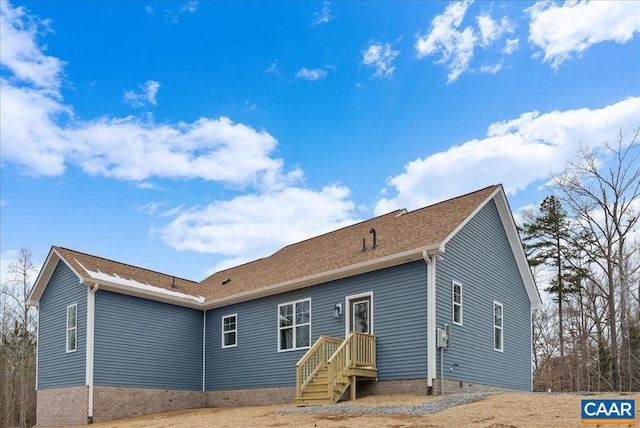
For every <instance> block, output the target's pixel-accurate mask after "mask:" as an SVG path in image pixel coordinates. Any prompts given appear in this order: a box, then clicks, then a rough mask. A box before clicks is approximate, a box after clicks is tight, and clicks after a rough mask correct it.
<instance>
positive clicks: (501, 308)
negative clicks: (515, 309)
mask: <svg viewBox="0 0 640 428" xmlns="http://www.w3.org/2000/svg"><path fill="white" fill-rule="evenodd" d="M496 306H500V313H501V315H502V318H501V325H500V326H499V327H498V326H497V325H496ZM492 315H493V316H492V321H491V323H492V324H493V334H492V337H493V350H494V351H498V352H504V305H503V304H502V303H500V302H498V301H497V300H494V301H493V311H492ZM497 328H499V329H500V345H501V347H500V348H496V329H497Z"/></svg>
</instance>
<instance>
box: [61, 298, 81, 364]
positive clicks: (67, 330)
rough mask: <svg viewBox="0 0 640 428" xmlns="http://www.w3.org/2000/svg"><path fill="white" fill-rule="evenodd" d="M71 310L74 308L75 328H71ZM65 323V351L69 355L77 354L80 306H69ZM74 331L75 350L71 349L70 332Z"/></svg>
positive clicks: (73, 304) (74, 304)
mask: <svg viewBox="0 0 640 428" xmlns="http://www.w3.org/2000/svg"><path fill="white" fill-rule="evenodd" d="M69 308H74V312H75V316H74V318H75V320H74V321H75V325H74V326H73V327H69ZM65 313H66V317H65V323H64V349H65V351H66V353H67V354H70V353H72V352H76V351H77V350H78V304H77V303H72V304H71V305H67V309H66V311H65ZM70 330H74V333H75V340H74V341H73V349H69V331H70Z"/></svg>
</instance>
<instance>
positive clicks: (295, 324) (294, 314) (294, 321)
mask: <svg viewBox="0 0 640 428" xmlns="http://www.w3.org/2000/svg"><path fill="white" fill-rule="evenodd" d="M302 302H309V322H308V323H301V324H297V323H296V304H298V303H302ZM288 305H292V306H293V324H291V326H287V327H280V308H281V307H283V306H288ZM311 321H312V318H311V297H307V298H306V299H299V300H293V301H291V302H286V303H280V304H279V305H278V312H277V316H276V322H277V327H278V330H277V332H278V352H289V351H296V350H299V349H309V348H310V347H311V325H312V322H311ZM303 325H309V344H308V345H307V346H296V343H297V340H296V327H299V326H303ZM285 328H287V329H288V328H291V329H292V332H293V335H292V339H291V340H292V342H293V343H292V345H293V347H292V348H288V349H282V346H281V344H280V331H281V330H283V329H285Z"/></svg>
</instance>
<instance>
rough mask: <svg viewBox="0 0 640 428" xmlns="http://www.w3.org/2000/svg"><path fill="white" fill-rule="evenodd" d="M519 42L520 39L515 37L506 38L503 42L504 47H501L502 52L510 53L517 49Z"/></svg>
mask: <svg viewBox="0 0 640 428" xmlns="http://www.w3.org/2000/svg"><path fill="white" fill-rule="evenodd" d="M519 43H520V39H519V38H517V37H516V38H515V39H507V41H506V42H504V48H502V53H503V54H505V55H511V54H512V53H514V52H515V51H516V50H517V49H518V44H519Z"/></svg>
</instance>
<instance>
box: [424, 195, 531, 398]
mask: <svg viewBox="0 0 640 428" xmlns="http://www.w3.org/2000/svg"><path fill="white" fill-rule="evenodd" d="M436 274H437V284H438V289H437V311H436V314H437V326H438V327H442V325H443V324H445V323H446V324H449V326H450V329H451V338H450V343H449V344H450V348H449V349H448V350H445V351H444V360H443V363H444V364H443V366H444V375H445V378H447V379H453V380H461V381H466V382H472V383H480V384H488V385H496V386H501V387H505V388H514V389H524V390H529V389H530V388H531V323H530V319H531V316H530V311H531V310H530V303H529V299H528V297H527V293H526V290H525V286H524V284H523V282H522V279H521V277H520V275H519V273H518V268H517V266H516V262H515V259H514V257H513V253H512V251H511V248H510V247H509V242H508V241H507V236H506V234H505V232H504V229H503V227H502V225H501V223H500V217H499V214H498V210H497V208H496V206H495V204H494V202H493V201H490V202H489V203H488V204H487V205H486V206H485V207H484V208H483V209H482V210H481V211H480V212H479V213H478V214H477V215H476V216H474V218H473V219H471V221H470V222H469V223H468V224H467V225H465V226H464V228H463V229H462V230H461V231H460V232H459V233H458V234H456V236H455V237H454V238H453V239H452V240H451V241H450V242H449V243H448V244H447V246H446V252H445V254H444V260H442V261H441V262H439V263H438V265H437V269H436ZM453 280H456V281H458V282H460V283H461V284H462V299H463V325H462V326H458V325H455V324H453V319H452V288H451V283H452V281H453ZM494 300H496V301H498V302H500V303H502V304H503V308H504V332H503V335H504V339H503V342H504V347H503V349H504V352H499V351H495V350H494V348H493V301H494ZM439 357H440V351H439V350H438V358H437V366H436V367H437V373H438V376H440V358H439ZM455 364H458V365H457V366H455ZM450 368H453V371H450Z"/></svg>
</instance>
